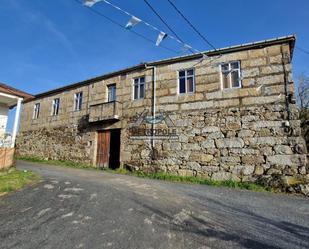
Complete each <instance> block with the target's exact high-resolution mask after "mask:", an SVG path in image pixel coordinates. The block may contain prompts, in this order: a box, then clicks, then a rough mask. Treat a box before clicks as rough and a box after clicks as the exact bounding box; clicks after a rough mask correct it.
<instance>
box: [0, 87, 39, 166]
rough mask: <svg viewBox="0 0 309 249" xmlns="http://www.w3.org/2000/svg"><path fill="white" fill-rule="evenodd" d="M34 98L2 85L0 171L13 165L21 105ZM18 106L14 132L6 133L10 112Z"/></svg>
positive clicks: (0, 97)
mask: <svg viewBox="0 0 309 249" xmlns="http://www.w3.org/2000/svg"><path fill="white" fill-rule="evenodd" d="M31 98H33V96H32V95H30V94H28V93H25V92H23V91H20V90H18V89H15V88H13V87H10V86H8V85H6V84H3V83H0V169H1V168H7V167H10V166H11V165H12V163H13V156H14V146H15V139H16V134H17V129H18V123H19V116H20V112H21V104H22V102H23V101H25V100H29V99H31ZM15 106H16V112H15V118H14V124H13V130H12V133H11V134H7V133H6V126H7V122H8V112H9V110H10V109H12V108H14V107H15Z"/></svg>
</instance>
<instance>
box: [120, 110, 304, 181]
mask: <svg viewBox="0 0 309 249" xmlns="http://www.w3.org/2000/svg"><path fill="white" fill-rule="evenodd" d="M285 108H286V107H285V105H284V104H271V105H261V106H243V107H230V108H216V109H205V110H204V111H203V112H202V111H191V112H183V111H182V112H178V113H172V112H171V113H170V115H169V116H170V117H171V119H172V120H173V121H174V123H175V128H176V129H177V133H178V136H179V139H178V140H176V141H169V140H163V141H156V142H155V150H156V153H157V156H158V159H157V160H151V157H150V155H151V152H152V149H151V145H150V143H149V142H144V141H133V140H130V139H129V138H128V139H127V140H126V141H124V142H125V146H124V148H125V152H127V153H126V155H127V156H128V158H126V161H125V165H126V166H127V167H130V168H132V169H133V170H141V171H165V172H169V173H172V174H178V175H190V176H202V177H207V178H211V179H213V180H229V179H232V180H235V181H249V182H257V181H261V180H263V182H264V183H265V182H266V180H267V179H270V178H271V177H272V176H275V175H279V176H282V177H287V178H288V177H291V176H293V177H296V178H301V179H305V178H306V179H308V180H309V167H308V163H307V157H306V144H305V141H304V139H303V138H302V136H301V129H300V121H299V120H298V111H297V109H296V106H295V105H291V106H290V108H291V120H289V121H287V113H286V109H285Z"/></svg>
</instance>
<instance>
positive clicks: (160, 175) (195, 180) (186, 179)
mask: <svg viewBox="0 0 309 249" xmlns="http://www.w3.org/2000/svg"><path fill="white" fill-rule="evenodd" d="M108 171H109V172H114V173H118V174H124V175H133V176H137V177H144V178H150V179H157V180H163V181H171V182H181V183H192V184H202V185H210V186H217V187H229V188H236V189H246V190H252V191H256V192H266V191H271V189H268V188H265V187H264V186H261V185H258V184H255V183H249V182H236V181H233V180H226V181H215V180H212V179H208V178H204V177H198V176H178V175H171V174H168V173H164V172H157V173H144V172H131V171H127V170H125V169H117V170H108Z"/></svg>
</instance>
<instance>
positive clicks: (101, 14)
mask: <svg viewBox="0 0 309 249" xmlns="http://www.w3.org/2000/svg"><path fill="white" fill-rule="evenodd" d="M74 1H75V2H77V3H78V4H82V3H83V2H81V1H79V0H74ZM83 6H84V5H83ZM84 7H86V6H84ZM86 8H87V9H89V10H90V11H92V12H93V13H95V14H97V15H99V16H101V17H103V18H105V19H106V20H108V21H110V22H111V23H113V24H115V25H117V26H118V27H120V28H123V29H125V30H129V31H130V32H131V33H133V34H135V35H136V36H139V37H140V38H142V39H144V40H146V41H148V42H151V43H152V44H154V43H155V42H154V41H153V40H151V39H150V38H148V37H146V36H144V35H142V34H140V33H138V32H136V31H134V30H131V29H126V28H125V26H123V25H122V24H120V23H119V22H117V21H115V20H113V19H112V18H110V17H108V16H106V15H104V14H103V13H101V12H99V11H97V10H95V9H93V8H89V7H86ZM159 46H160V47H161V48H164V49H166V50H168V51H170V52H173V53H175V54H179V52H177V51H176V50H174V49H171V48H169V47H166V46H164V45H159Z"/></svg>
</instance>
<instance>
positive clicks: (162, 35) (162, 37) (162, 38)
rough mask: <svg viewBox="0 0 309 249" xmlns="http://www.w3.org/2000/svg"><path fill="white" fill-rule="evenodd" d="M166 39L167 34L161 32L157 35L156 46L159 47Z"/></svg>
mask: <svg viewBox="0 0 309 249" xmlns="http://www.w3.org/2000/svg"><path fill="white" fill-rule="evenodd" d="M166 37H167V34H166V33H164V32H163V31H161V32H160V33H159V35H158V38H157V42H156V46H159V45H160V43H161V42H162V41H163V40H164V39H165V38H166Z"/></svg>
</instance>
